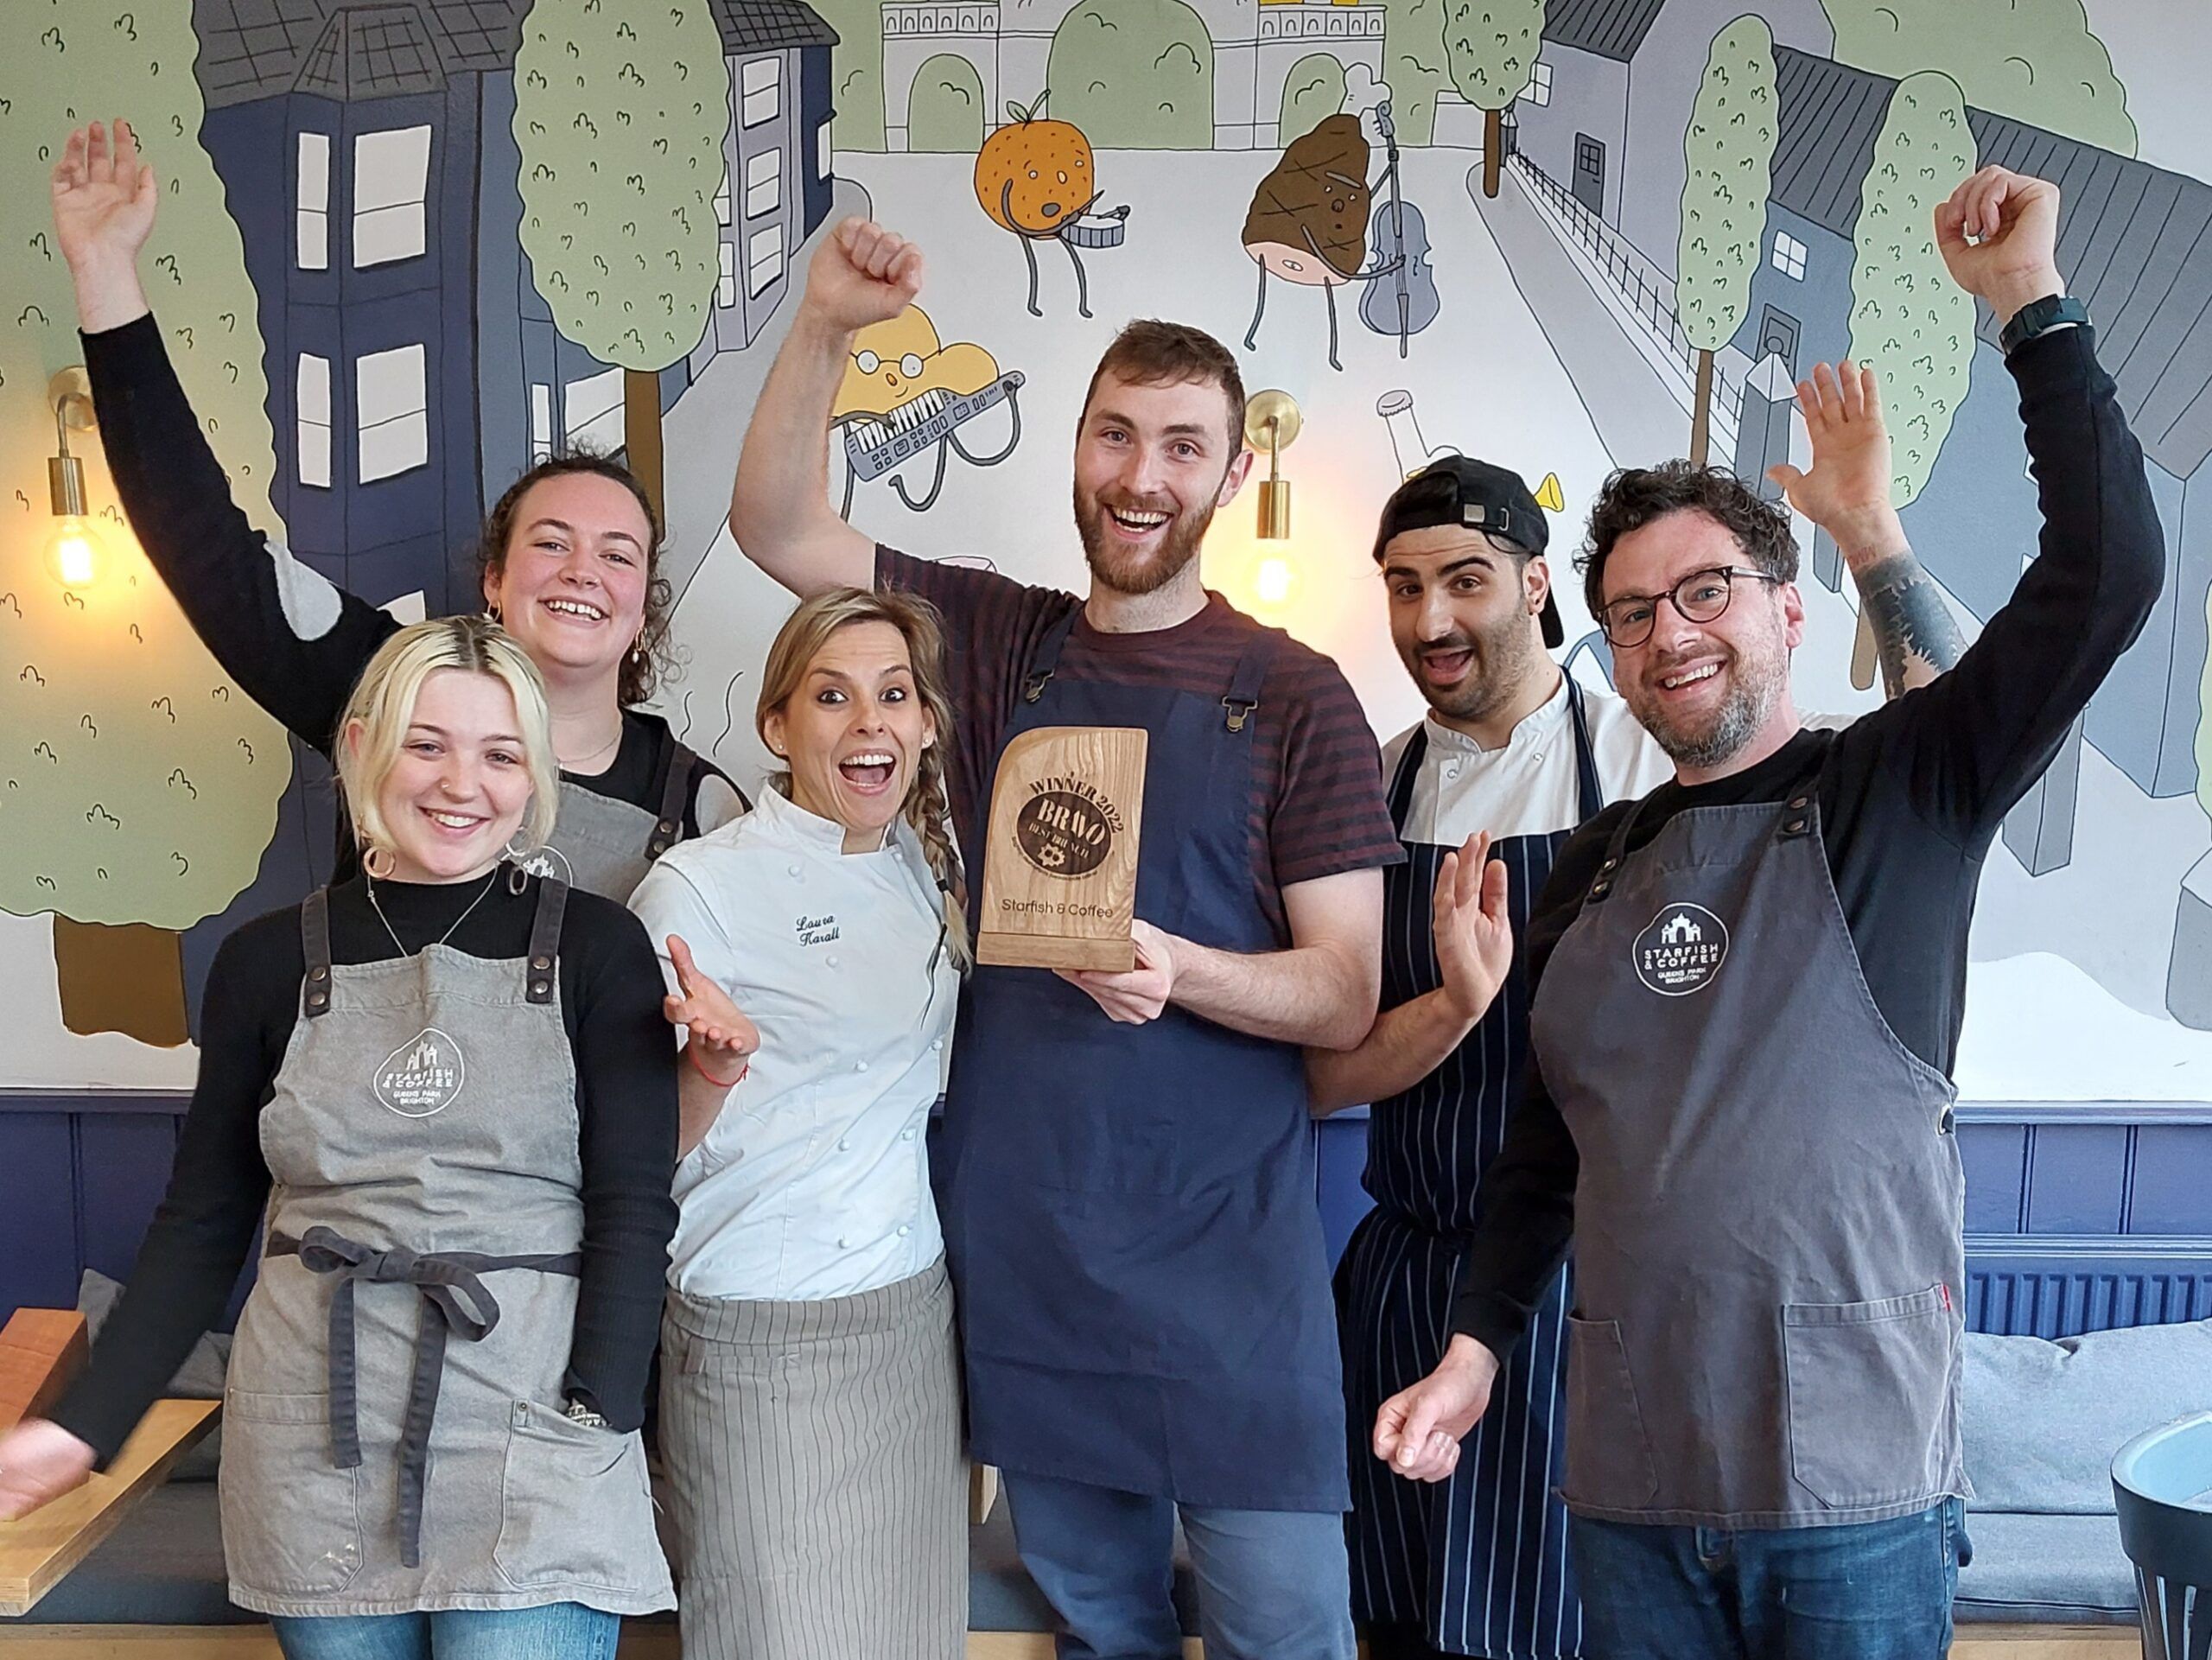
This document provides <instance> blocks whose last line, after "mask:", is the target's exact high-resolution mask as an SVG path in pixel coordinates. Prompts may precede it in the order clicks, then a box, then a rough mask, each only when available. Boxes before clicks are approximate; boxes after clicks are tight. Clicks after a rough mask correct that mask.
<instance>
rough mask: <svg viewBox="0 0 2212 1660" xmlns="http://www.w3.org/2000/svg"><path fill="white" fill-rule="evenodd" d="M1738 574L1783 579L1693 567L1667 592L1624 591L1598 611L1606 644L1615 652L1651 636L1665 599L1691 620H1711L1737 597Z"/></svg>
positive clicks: (1759, 572)
mask: <svg viewBox="0 0 2212 1660" xmlns="http://www.w3.org/2000/svg"><path fill="white" fill-rule="evenodd" d="M1739 576H1740V577H1743V578H1745V580H1747V581H1750V582H1777V583H1778V582H1781V581H1782V580H1783V579H1782V578H1781V577H1779V576H1774V575H1772V574H1771V573H1770V572H1768V571H1764V570H1745V569H1742V568H1741V567H1740V566H1736V565H1715V566H1713V568H1712V569H1709V570H1694V571H1692V572H1691V573H1690V574H1689V575H1688V576H1685V577H1683V578H1682V580H1681V582H1676V583H1675V585H1674V587H1672V588H1669V589H1668V590H1667V591H1666V592H1665V593H1664V594H1624V595H1621V596H1620V598H1618V600H1613V601H1610V602H1608V603H1607V604H1606V605H1605V606H1604V607H1600V609H1599V613H1598V626H1599V628H1600V629H1602V630H1603V631H1604V632H1605V643H1606V644H1607V645H1609V646H1612V647H1613V648H1614V649H1615V650H1616V651H1625V650H1628V649H1629V648H1630V647H1632V646H1641V645H1643V642H1644V641H1645V640H1647V639H1650V638H1651V631H1652V629H1653V628H1654V627H1655V626H1656V625H1657V623H1658V621H1659V601H1662V600H1664V601H1667V603H1668V604H1669V605H1671V606H1673V607H1675V610H1676V611H1677V612H1679V613H1680V614H1681V615H1682V616H1683V617H1685V618H1687V619H1688V620H1689V621H1691V622H1711V621H1712V620H1713V619H1714V618H1715V617H1717V616H1719V614H1721V613H1722V612H1723V611H1726V609H1727V608H1728V601H1730V600H1731V599H1732V598H1734V597H1735V583H1736V579H1737V578H1738V577H1739Z"/></svg>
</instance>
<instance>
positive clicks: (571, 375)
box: [477, 0, 837, 499]
mask: <svg viewBox="0 0 2212 1660" xmlns="http://www.w3.org/2000/svg"><path fill="white" fill-rule="evenodd" d="M709 10H711V11H712V13H713V15H714V18H715V27H716V29H718V30H719V31H720V33H721V44H722V53H723V56H724V58H725V60H727V63H728V71H729V102H730V111H729V115H730V120H729V129H728V134H727V136H726V137H725V138H724V141H723V162H724V177H723V180H722V186H721V192H720V193H719V194H717V196H716V198H715V216H716V218H717V219H719V220H720V222H721V224H720V241H721V247H720V250H719V254H720V258H721V273H720V277H719V279H718V281H717V283H716V286H715V304H714V310H713V315H712V317H711V318H710V320H709V322H708V325H707V328H706V332H705V334H703V335H702V338H701V340H700V341H699V344H698V345H697V346H696V347H694V348H693V350H692V352H691V353H690V356H689V358H687V359H684V360H683V361H681V362H678V363H677V364H676V365H675V366H672V367H671V368H669V369H668V370H666V371H664V372H663V373H662V376H661V408H662V410H663V411H664V412H665V411H666V410H667V409H668V408H669V407H670V406H671V404H674V403H675V402H676V400H677V398H680V397H681V396H683V390H684V388H685V387H687V386H688V385H690V384H691V381H692V380H693V379H694V378H696V375H697V374H698V373H699V372H701V371H702V370H703V369H704V368H705V367H706V366H707V365H708V364H709V363H711V362H712V361H713V360H714V359H715V355H716V354H717V353H721V352H730V351H738V350H741V349H743V348H744V347H746V346H747V345H749V344H750V343H751V342H752V341H753V340H754V339H755V338H756V337H757V336H758V335H759V334H760V330H761V328H762V327H763V326H765V325H766V322H767V321H768V319H769V318H770V317H771V316H772V315H774V312H775V309H776V307H777V306H778V304H779V303H780V302H781V301H782V299H783V297H784V294H785V288H786V285H787V282H788V278H789V275H790V264H791V256H792V255H793V254H794V253H795V252H796V251H798V247H799V245H800V244H802V243H803V242H804V241H805V239H806V238H807V236H808V234H809V233H810V232H812V231H813V229H814V227H815V226H817V225H819V224H820V223H821V222H822V220H823V218H824V216H826V215H827V214H828V213H829V200H830V189H831V183H830V155H829V122H830V113H831V111H830V105H829V50H830V48H831V47H833V46H835V45H836V41H837V36H836V31H835V30H833V29H831V28H830V27H829V24H827V23H826V22H823V20H822V18H821V17H820V16H817V14H816V13H815V11H814V10H812V8H810V7H809V6H807V5H805V4H804V3H802V0H709ZM514 106H515V90H514V73H513V64H512V54H510V57H509V62H508V66H507V67H506V69H505V72H504V73H500V74H498V75H493V76H488V77H486V83H485V120H484V129H483V131H484V143H483V162H482V171H483V188H482V207H481V219H480V227H481V246H480V263H479V265H478V270H477V295H478V300H477V303H478V307H479V312H480V319H481V334H480V340H479V350H480V355H481V371H480V372H481V375H482V382H483V385H484V388H485V397H484V400H483V404H484V407H483V422H484V448H483V456H484V462H483V466H484V493H485V496H486V499H493V498H496V497H497V495H498V494H499V492H500V491H501V490H503V489H505V487H506V485H507V482H508V481H509V480H512V479H513V478H514V477H515V476H516V475H517V474H519V473H521V472H523V471H524V469H525V468H527V467H530V466H531V464H532V463H533V462H535V461H542V460H543V458H544V457H545V456H547V455H550V454H552V453H553V452H554V451H555V450H556V448H565V447H566V446H569V445H570V444H576V445H584V446H588V447H590V448H595V449H601V450H614V449H618V448H620V447H621V443H622V418H623V417H622V371H621V370H620V368H617V367H613V366H609V365H607V364H605V363H602V362H601V361H600V359H597V358H595V357H594V356H593V355H592V354H591V353H588V352H587V351H585V350H584V349H583V347H580V346H578V345H576V344H575V342H574V341H573V340H568V339H566V338H564V337H563V335H562V334H561V332H560V330H559V329H558V328H556V327H555V326H554V322H553V313H552V310H551V308H550V307H549V306H548V305H547V304H546V303H545V301H544V298H543V296H541V295H540V294H539V293H538V291H537V283H536V282H535V280H534V279H533V277H532V276H531V266H530V257H529V255H527V254H526V253H524V251H523V250H522V244H521V239H520V227H521V225H522V212H523V208H522V194H521V191H520V189H519V188H518V184H517V181H518V178H519V176H520V168H521V155H520V152H519V150H518V148H517V146H516V143H515V138H514V132H513V118H514Z"/></svg>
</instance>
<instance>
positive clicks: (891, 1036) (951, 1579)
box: [631, 588, 968, 1660]
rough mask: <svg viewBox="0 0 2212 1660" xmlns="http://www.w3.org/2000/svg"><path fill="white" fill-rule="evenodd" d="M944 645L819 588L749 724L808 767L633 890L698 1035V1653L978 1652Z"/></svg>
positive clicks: (692, 1218)
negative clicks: (946, 1077)
mask: <svg viewBox="0 0 2212 1660" xmlns="http://www.w3.org/2000/svg"><path fill="white" fill-rule="evenodd" d="M942 658H943V647H942V646H941V644H940V642H939V637H938V628H937V624H936V621H935V614H934V613H933V612H932V611H931V609H930V607H928V606H927V605H926V604H925V603H923V602H922V601H917V600H912V599H909V598H906V597H905V596H902V595H878V594H868V593H862V592H861V591H859V590H857V589H852V588H838V589H832V590H830V591H829V592H828V593H826V594H824V595H819V596H817V598H815V599H812V600H810V601H807V602H806V603H805V604H804V605H802V606H801V607H799V608H798V610H797V611H796V612H794V613H793V614H792V615H791V620H789V621H788V622H786V623H785V625H784V627H783V629H782V631H781V632H780V633H778V635H777V637H776V640H775V643H774V645H773V646H771V647H770V648H769V652H768V660H767V663H766V667H765V668H764V670H763V671H762V675H761V684H760V704H759V711H758V716H757V725H758V728H759V730H760V738H761V741H762V742H763V743H765V744H766V746H767V747H768V748H769V749H770V750H772V751H773V752H774V753H775V754H778V755H779V756H781V757H783V758H784V760H785V762H786V763H787V766H788V768H789V770H788V771H787V772H786V773H784V774H783V775H782V776H781V777H779V779H776V780H775V782H774V784H773V785H772V788H770V789H769V790H768V791H766V792H764V793H763V794H762V796H761V798H760V805H759V806H758V807H757V808H755V809H754V810H753V811H752V812H751V813H748V814H747V815H746V817H743V818H741V819H740V820H738V821H737V822H736V823H734V824H728V825H726V826H724V827H723V828H722V829H721V830H716V831H715V832H714V833H713V834H712V835H709V836H701V837H700V838H698V839H697V840H696V841H694V842H690V843H685V844H684V845H683V846H682V847H679V848H677V849H674V850H673V851H672V852H671V854H670V855H668V857H667V858H665V859H664V860H662V861H661V862H660V863H658V865H656V866H655V867H654V868H653V870H652V874H651V875H648V876H647V877H646V878H645V882H644V885H643V886H641V887H639V890H638V893H637V895H636V897H635V898H634V899H633V900H632V901H631V903H632V905H633V906H635V907H636V909H637V911H638V913H639V915H640V916H642V917H643V918H644V919H645V922H646V925H647V926H648V927H649V928H650V929H651V931H652V937H653V938H654V940H655V941H656V943H658V944H663V945H664V947H665V949H666V951H667V960H668V965H669V976H668V977H669V981H670V989H671V995H670V997H669V999H668V1004H667V1014H668V1018H669V1019H670V1020H671V1021H674V1022H675V1023H676V1024H677V1025H678V1026H679V1027H683V1029H684V1032H685V1034H686V1038H685V1055H684V1063H683V1066H682V1068H681V1076H682V1078H683V1084H682V1089H683V1137H682V1143H681V1144H682V1148H683V1155H684V1156H683V1162H682V1163H681V1164H680V1165H679V1166H678V1167H677V1174H676V1196H677V1203H678V1204H679V1205H681V1207H682V1210H683V1219H682V1221H681V1223H680V1224H679V1225H678V1227H677V1235H676V1243H675V1251H674V1262H673V1265H672V1267H671V1272H670V1275H669V1279H670V1292H669V1298H668V1312H667V1318H666V1320H665V1322H664V1326H663V1334H662V1364H661V1394H660V1401H661V1410H660V1418H659V1441H660V1450H661V1453H662V1456H663V1458H664V1461H665V1463H666V1466H667V1472H668V1486H667V1494H668V1507H669V1513H670V1519H671V1522H672V1523H674V1526H673V1530H672V1536H671V1537H672V1544H673V1547H674V1549H675V1551H676V1555H677V1573H678V1574H679V1576H680V1578H681V1580H682V1584H683V1600H682V1607H681V1618H682V1620H683V1652H684V1654H685V1656H686V1657H687V1660H828V1657H832V1656H840V1657H853V1660H874V1657H878V1656H881V1657H886V1660H890V1657H897V1660H959V1657H960V1656H962V1655H964V1654H965V1653H966V1651H967V1642H968V1530H967V1525H966V1522H967V1517H966V1498H967V1483H966V1480H965V1475H964V1466H963V1461H962V1458H961V1451H960V1381H959V1356H958V1352H957V1347H956V1345H955V1342H954V1336H953V1321H952V1289H951V1286H950V1282H948V1280H947V1277H946V1274H945V1265H944V1240H943V1237H942V1235H941V1233H940V1231H939V1229H938V1214H937V1206H936V1204H935V1201H934V1199H932V1197H931V1191H930V1180H929V1157H928V1142H927V1130H928V1124H929V1114H930V1109H931V1106H932V1105H933V1104H934V1103H935V1102H936V1100H937V1097H938V1085H939V1079H940V1078H941V1076H942V1072H943V1067H944V1059H945V1053H944V1049H945V1042H946V1040H947V1039H948V1037H949V1036H950V1034H951V1030H952V1020H953V1013H954V1010H955V1008H956V1007H957V1004H958V1002H959V996H960V965H961V964H963V962H964V960H965V958H966V929H965V925H964V919H963V918H962V917H961V915H960V912H959V909H958V906H957V902H956V901H955V900H954V899H953V897H952V889H953V887H954V886H955V882H954V864H953V856H952V850H951V835H950V830H949V829H948V824H947V816H948V811H949V809H948V807H947V805H946V801H945V797H944V763H943V760H942V757H943V754H944V751H943V748H942V747H941V746H940V744H939V741H938V739H939V735H940V734H943V733H949V732H950V728H951V723H952V710H951V706H950V703H949V701H948V700H947V698H946V696H945V693H944V680H943V674H944V671H943V668H942ZM756 1051H757V1053H755V1052H756Z"/></svg>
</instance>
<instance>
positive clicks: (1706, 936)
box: [1629, 904, 1728, 997]
mask: <svg viewBox="0 0 2212 1660" xmlns="http://www.w3.org/2000/svg"><path fill="white" fill-rule="evenodd" d="M1629 953H1630V957H1631V959H1632V960H1633V961H1634V963H1635V964H1636V975H1637V978H1638V979H1639V980H1641V981H1643V983H1644V984H1645V985H1647V986H1649V987H1650V988H1651V989H1652V990H1654V991H1656V992H1657V993H1658V994H1659V995H1661V996H1662V997H1687V996H1688V995H1690V993H1692V992H1694V991H1702V990H1704V989H1705V988H1706V987H1707V986H1708V985H1711V984H1712V983H1713V976H1714V975H1716V974H1718V973H1719V972H1720V964H1722V963H1723V962H1724V961H1726V958H1727V956H1728V928H1727V925H1726V924H1725V923H1723V922H1722V921H1721V920H1720V919H1719V917H1717V916H1715V915H1713V913H1712V912H1710V911H1708V910H1707V909H1706V908H1705V907H1704V906H1702V905H1688V904H1681V905H1664V906H1660V908H1659V914H1658V915H1656V916H1655V917H1653V918H1652V919H1651V920H1650V921H1649V923H1648V924H1646V925H1645V926H1644V930H1643V932H1642V933H1640V934H1638V935H1637V937H1636V944H1633V945H1631V946H1630V948H1629Z"/></svg>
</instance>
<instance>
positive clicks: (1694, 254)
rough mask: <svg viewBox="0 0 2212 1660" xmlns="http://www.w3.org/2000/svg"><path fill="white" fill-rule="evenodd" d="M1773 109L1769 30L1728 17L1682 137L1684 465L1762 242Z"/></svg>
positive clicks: (1740, 316)
mask: <svg viewBox="0 0 2212 1660" xmlns="http://www.w3.org/2000/svg"><path fill="white" fill-rule="evenodd" d="M1775 111H1776V99H1775V90H1774V35H1773V33H1772V31H1770V29H1768V28H1767V26H1766V24H1765V22H1764V20H1762V19H1760V18H1758V17H1755V16H1743V17H1738V19H1736V21H1735V22H1732V23H1730V24H1729V25H1728V26H1727V27H1726V28H1725V29H1722V30H1721V31H1720V32H1719V34H1718V35H1714V36H1713V45H1712V47H1711V48H1710V49H1709V50H1708V51H1707V54H1706V59H1705V79H1704V80H1702V81H1701V82H1700V83H1699V86H1698V89H1697V101H1696V102H1695V104H1694V105H1692V106H1691V109H1690V124H1689V128H1688V130H1687V131H1686V132H1685V133H1684V134H1683V137H1682V158H1683V161H1684V162H1686V163H1687V167H1686V173H1685V177H1684V179H1683V182H1682V229H1681V240H1680V243H1679V245H1678V246H1677V248H1676V250H1675V312H1676V314H1677V315H1679V316H1680V317H1681V322H1682V332H1683V333H1684V334H1687V335H1688V336H1689V342H1690V344H1691V345H1692V346H1694V347H1696V348H1697V408H1696V410H1695V412H1694V414H1693V416H1692V417H1691V423H1690V460H1691V461H1694V462H1695V463H1696V464H1697V465H1698V466H1700V467H1703V466H1704V465H1705V458H1706V448H1707V437H1708V436H1709V435H1710V433H1711V431H1712V427H1713V353H1715V352H1718V351H1719V349H1720V348H1721V347H1724V346H1726V345H1727V343H1728V342H1729V341H1730V340H1732V339H1733V338H1734V337H1735V334H1736V331H1737V329H1738V328H1741V327H1742V326H1743V321H1744V312H1745V309H1746V308H1748V307H1749V306H1750V304H1751V273H1752V272H1753V271H1755V270H1758V263H1759V250H1760V247H1761V245H1763V243H1764V240H1765V237H1766V201H1767V193H1768V190H1769V188H1770V184H1771V182H1772V175H1773V170H1774V140H1775V134H1776V131H1777V123H1776V115H1775Z"/></svg>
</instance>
